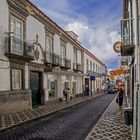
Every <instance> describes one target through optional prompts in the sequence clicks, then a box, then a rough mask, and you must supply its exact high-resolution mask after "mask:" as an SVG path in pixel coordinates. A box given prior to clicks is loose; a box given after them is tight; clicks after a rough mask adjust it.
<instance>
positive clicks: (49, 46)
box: [46, 36, 53, 52]
mask: <svg viewBox="0 0 140 140" xmlns="http://www.w3.org/2000/svg"><path fill="white" fill-rule="evenodd" d="M46 49H47V51H49V52H53V38H52V37H49V36H47V37H46Z"/></svg>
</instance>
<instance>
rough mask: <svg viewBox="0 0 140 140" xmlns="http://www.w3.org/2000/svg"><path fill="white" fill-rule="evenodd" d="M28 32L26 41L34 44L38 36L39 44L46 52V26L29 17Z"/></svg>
mask: <svg viewBox="0 0 140 140" xmlns="http://www.w3.org/2000/svg"><path fill="white" fill-rule="evenodd" d="M26 31H27V32H26V40H27V41H31V42H32V41H33V42H34V41H35V40H36V35H37V34H38V42H39V43H40V44H41V46H42V48H43V50H45V29H44V24H42V23H41V22H40V21H38V20H37V19H36V18H34V17H33V16H31V15H30V16H28V17H27V22H26Z"/></svg>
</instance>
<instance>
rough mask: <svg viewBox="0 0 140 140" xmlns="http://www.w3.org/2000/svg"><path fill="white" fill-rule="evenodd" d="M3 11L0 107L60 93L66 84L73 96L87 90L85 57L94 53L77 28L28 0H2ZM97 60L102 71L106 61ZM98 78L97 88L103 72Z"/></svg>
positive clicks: (5, 109)
mask: <svg viewBox="0 0 140 140" xmlns="http://www.w3.org/2000/svg"><path fill="white" fill-rule="evenodd" d="M0 12H1V13H3V14H1V15H0V97H1V98H0V113H9V112H17V111H22V110H27V109H31V108H32V107H36V106H39V105H43V104H45V103H46V102H47V101H50V100H56V99H62V98H63V90H64V89H65V88H69V89H70V91H71V93H72V95H73V97H76V96H78V95H80V94H82V93H83V91H84V89H83V78H84V75H85V71H83V70H84V68H85V65H84V63H85V60H86V58H87V56H88V54H90V55H91V53H90V52H88V51H86V55H87V56H86V55H85V53H84V52H85V49H84V48H83V47H82V46H81V44H80V43H79V42H78V41H77V37H78V36H77V35H76V34H75V33H73V32H72V31H69V32H65V31H64V30H63V29H62V28H60V27H59V26H58V25H57V24H56V23H54V22H53V21H52V20H51V19H49V18H48V17H47V16H46V15H45V14H44V13H43V12H41V11H40V10H39V9H38V8H37V7H36V6H34V5H33V4H32V3H31V2H29V1H27V0H24V1H23V0H18V1H17V0H7V1H6V0H1V1H0ZM3 15H4V16H3ZM96 59H97V58H96ZM97 60H98V59H97ZM97 60H96V61H95V65H97V69H98V72H99V73H100V74H101V73H102V70H101V69H102V68H103V67H105V65H104V64H103V63H101V61H99V60H98V61H97ZM92 61H94V57H93V58H92ZM98 79H100V80H98V81H99V82H97V83H98V84H97V86H96V88H100V86H101V83H102V80H101V79H102V78H101V75H100V78H98ZM96 88H95V89H96ZM17 106H18V107H17Z"/></svg>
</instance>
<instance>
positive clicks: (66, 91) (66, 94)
mask: <svg viewBox="0 0 140 140" xmlns="http://www.w3.org/2000/svg"><path fill="white" fill-rule="evenodd" d="M63 95H64V97H65V100H66V101H67V100H68V90H67V89H66V88H65V89H64V90H63Z"/></svg>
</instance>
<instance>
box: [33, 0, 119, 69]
mask: <svg viewBox="0 0 140 140" xmlns="http://www.w3.org/2000/svg"><path fill="white" fill-rule="evenodd" d="M31 1H32V2H33V3H35V4H36V5H37V6H38V7H39V9H41V10H42V11H43V12H44V13H45V14H46V15H47V16H49V17H50V18H51V19H52V20H53V21H55V22H56V23H57V24H58V25H59V26H60V27H62V28H63V29H65V30H72V31H74V32H75V33H76V34H77V35H78V36H79V39H78V40H79V41H80V42H81V43H82V45H83V46H84V47H85V48H87V49H88V50H90V51H91V52H92V53H93V54H94V55H95V56H96V57H98V58H99V59H101V60H102V61H103V62H104V63H106V64H108V66H109V67H114V66H113V65H115V66H116V65H117V66H118V64H119V62H120V61H119V60H118V56H117V54H116V53H115V52H114V51H113V48H112V46H113V44H114V42H116V41H118V40H120V35H119V33H118V31H119V30H120V25H119V23H120V22H119V21H120V17H121V3H122V2H121V0H115V1H114V0H88V1H86V2H85V1H81V0H59V1H56V0H47V1H46V0H41V1H40V0H31ZM108 3H109V4H108ZM118 61H119V62H118Z"/></svg>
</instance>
